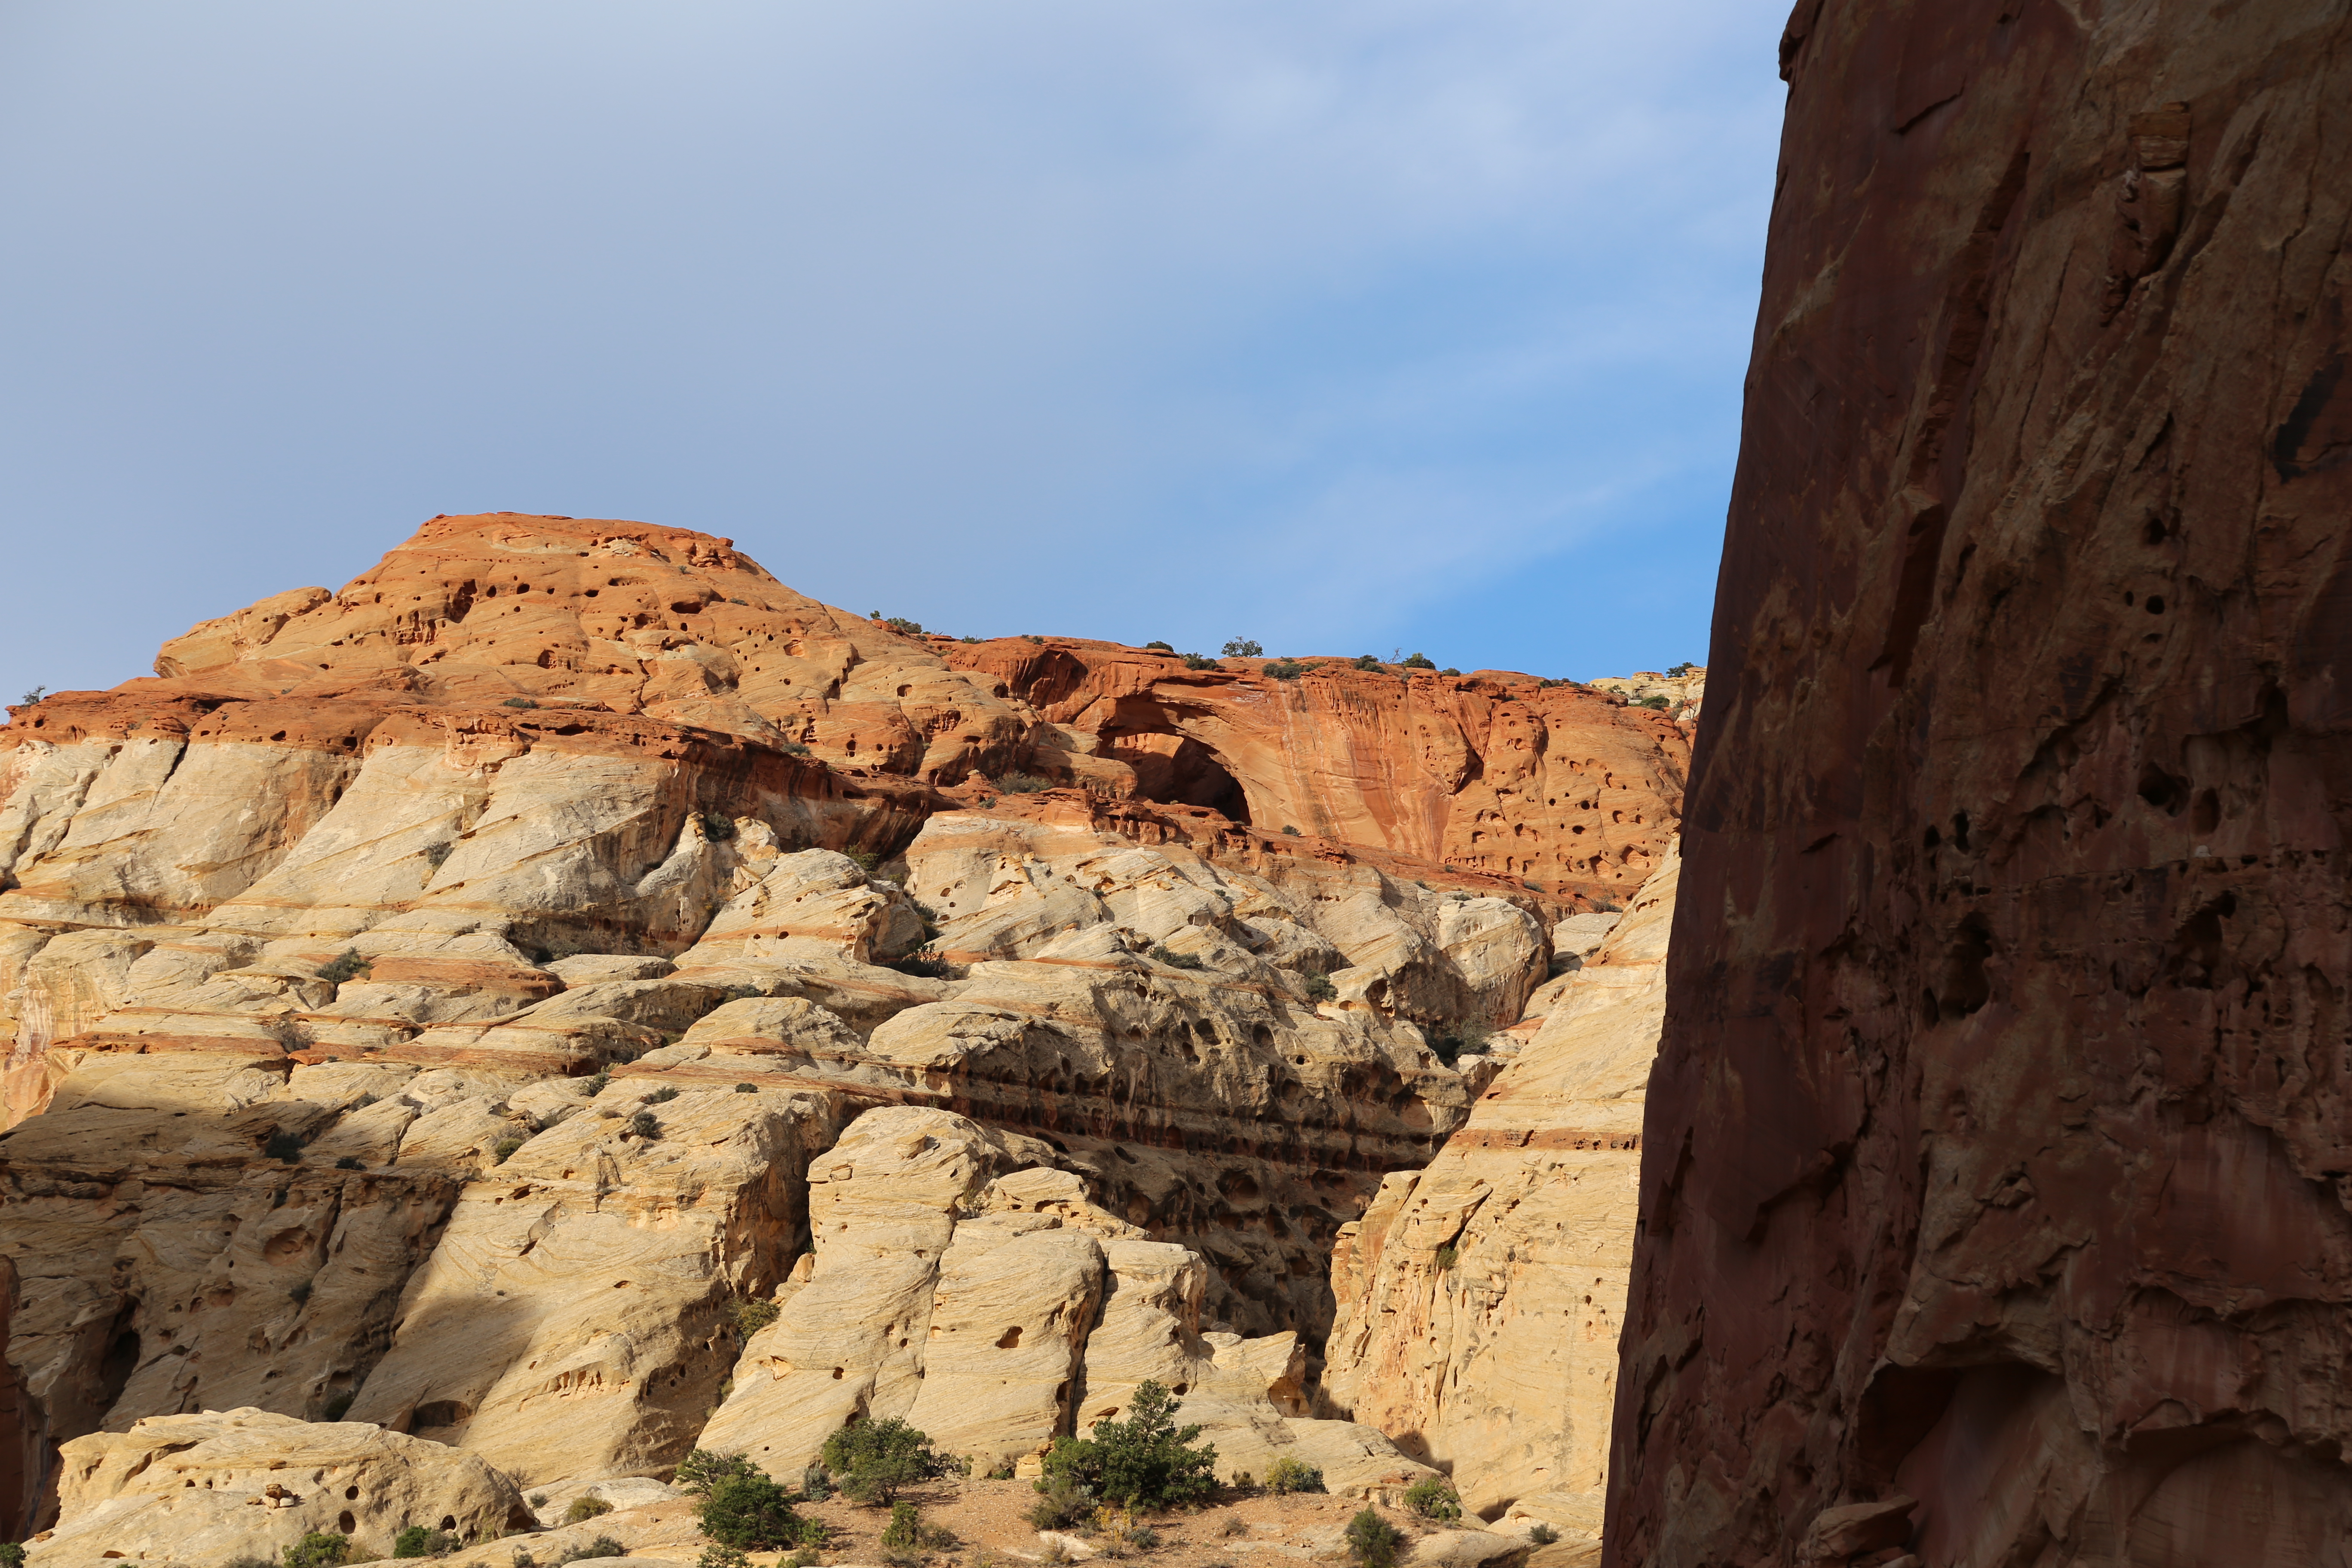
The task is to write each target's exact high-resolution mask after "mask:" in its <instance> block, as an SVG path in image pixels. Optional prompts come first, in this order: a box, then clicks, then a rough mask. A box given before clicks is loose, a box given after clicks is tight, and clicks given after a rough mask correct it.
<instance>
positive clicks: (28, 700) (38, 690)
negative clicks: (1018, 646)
mask: <svg viewBox="0 0 2352 1568" xmlns="http://www.w3.org/2000/svg"><path fill="white" fill-rule="evenodd" d="M1160 646H1161V647H1166V646H1167V645H1166V644H1164V643H1163V644H1161V645H1160ZM47 690H48V688H47V687H46V686H36V687H35V688H33V689H31V690H30V691H27V692H26V693H25V695H24V696H22V697H20V698H18V699H17V700H18V701H19V702H21V703H23V704H24V705H25V706H26V707H27V708H29V707H31V706H32V705H33V704H34V703H36V702H38V701H39V700H41V694H42V693H43V692H45V691H47Z"/></svg>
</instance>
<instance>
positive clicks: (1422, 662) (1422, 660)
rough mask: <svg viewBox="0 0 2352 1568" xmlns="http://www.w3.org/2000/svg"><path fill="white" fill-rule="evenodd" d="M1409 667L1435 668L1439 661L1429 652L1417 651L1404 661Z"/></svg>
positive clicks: (1406, 666)
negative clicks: (1428, 653) (1429, 654)
mask: <svg viewBox="0 0 2352 1568" xmlns="http://www.w3.org/2000/svg"><path fill="white" fill-rule="evenodd" d="M1404 667H1405V668H1407V669H1435V668H1437V661H1436V660H1435V659H1433V658H1430V657H1429V656H1428V655H1427V654H1422V653H1417V654H1414V655H1413V656H1412V658H1408V659H1406V660H1405V661H1404Z"/></svg>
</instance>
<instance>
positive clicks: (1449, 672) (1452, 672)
mask: <svg viewBox="0 0 2352 1568" xmlns="http://www.w3.org/2000/svg"><path fill="white" fill-rule="evenodd" d="M1437 673H1438V674H1440V675H1451V676H1454V677H1455V678H1456V679H1459V678H1460V676H1461V674H1462V672H1461V671H1460V670H1458V669H1455V668H1454V667H1453V666H1451V665H1448V666H1447V667H1446V668H1444V669H1441V670H1439V671H1438V672H1437Z"/></svg>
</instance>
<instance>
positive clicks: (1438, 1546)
mask: <svg viewBox="0 0 2352 1568" xmlns="http://www.w3.org/2000/svg"><path fill="white" fill-rule="evenodd" d="M1036 1498H1037V1494H1036V1492H1035V1490H1034V1488H1032V1486H1031V1485H1030V1483H1029V1482H1027V1481H1025V1480H1014V1481H991V1480H957V1479H945V1480H940V1481H935V1482H932V1483H929V1484H928V1485H926V1486H923V1487H920V1488H917V1489H912V1490H910V1491H908V1492H907V1493H906V1494H905V1500H907V1501H908V1502H911V1503H913V1504H914V1505H915V1506H916V1508H917V1509H918V1510H919V1512H920V1514H921V1517H922V1522H923V1523H924V1524H925V1525H927V1526H931V1527H937V1528H941V1529H945V1530H947V1531H950V1532H952V1534H953V1535H954V1536H955V1538H956V1541H957V1544H956V1545H955V1546H953V1547H946V1546H938V1547H931V1548H928V1549H926V1550H924V1551H922V1552H919V1556H921V1557H922V1558H923V1559H924V1562H925V1563H926V1565H927V1568H1014V1565H1018V1564H1026V1563H1040V1562H1045V1561H1047V1560H1049V1558H1050V1552H1049V1550H1048V1548H1047V1546H1046V1544H1045V1542H1041V1541H1040V1540H1039V1539H1038V1533H1037V1531H1036V1530H1035V1528H1034V1527H1033V1526H1032V1525H1031V1524H1030V1523H1029V1521H1028V1512H1029V1509H1030V1506H1031V1505H1032V1504H1033V1503H1034V1502H1035V1501H1036ZM1363 1506H1364V1505H1363V1503H1362V1502H1361V1501H1360V1500H1356V1499H1349V1498H1336V1497H1328V1496H1324V1495H1321V1494H1315V1493H1307V1494H1299V1495H1293V1496H1290V1497H1282V1498H1276V1497H1251V1498H1241V1499H1236V1500H1232V1501H1229V1502H1220V1503H1212V1504H1208V1505H1205V1506H1202V1507H1201V1508H1199V1509H1197V1510H1182V1509H1179V1510H1171V1511H1168V1512H1165V1513H1158V1514H1148V1515H1143V1516H1140V1518H1139V1522H1140V1523H1145V1524H1149V1525H1150V1526H1151V1527H1152V1529H1153V1530H1154V1531H1156V1532H1157V1534H1158V1536H1159V1540H1158V1542H1156V1543H1155V1544H1154V1545H1152V1546H1151V1547H1150V1548H1148V1549H1144V1548H1137V1547H1133V1546H1130V1547H1128V1548H1127V1549H1126V1550H1125V1551H1124V1552H1119V1551H1118V1549H1117V1548H1116V1547H1113V1548H1112V1549H1111V1550H1110V1551H1108V1552H1104V1554H1103V1555H1104V1556H1105V1557H1107V1558H1108V1557H1112V1556H1123V1557H1124V1558H1125V1560H1127V1561H1129V1562H1131V1563H1137V1564H1138V1568H1141V1565H1142V1564H1144V1563H1149V1564H1150V1568H1277V1564H1280V1565H1283V1568H1286V1565H1287V1564H1288V1563H1294V1562H1295V1563H1347V1562H1349V1556H1348V1553H1347V1551H1346V1549H1345V1547H1344V1546H1343V1545H1342V1543H1341V1541H1340V1534H1339V1532H1340V1531H1341V1530H1342V1529H1343V1528H1345V1526H1346V1525H1347V1522H1348V1521H1349V1519H1351V1518H1353V1517H1354V1515H1355V1513H1356V1511H1357V1510H1359V1509H1360V1508H1361V1507H1363ZM1380 1511H1381V1517H1382V1518H1384V1519H1386V1520H1387V1521H1389V1522H1390V1523H1391V1524H1393V1525H1395V1526H1396V1527H1397V1528H1398V1529H1399V1530H1401V1531H1403V1532H1404V1534H1405V1536H1406V1538H1407V1541H1406V1543H1405V1546H1404V1548H1403V1550H1402V1551H1401V1552H1400V1553H1399V1561H1400V1563H1420V1564H1422V1565H1423V1568H1441V1565H1444V1568H1471V1564H1472V1563H1478V1562H1486V1563H1490V1564H1491V1565H1492V1568H1516V1565H1517V1564H1525V1568H1584V1565H1585V1564H1586V1563H1597V1562H1598V1561H1599V1549H1598V1548H1597V1547H1591V1548H1590V1549H1588V1548H1587V1547H1586V1546H1585V1545H1584V1544H1582V1543H1575V1542H1559V1543H1558V1544H1555V1545H1550V1546H1544V1547H1539V1548H1534V1549H1533V1552H1532V1553H1531V1554H1530V1552H1529V1548H1530V1547H1531V1545H1532V1543H1531V1542H1528V1541H1527V1540H1526V1538H1525V1537H1524V1536H1519V1537H1515V1538H1514V1539H1513V1541H1512V1542H1511V1544H1512V1545H1513V1546H1515V1547H1517V1549H1518V1550H1517V1551H1516V1552H1510V1553H1508V1554H1507V1555H1502V1556H1499V1557H1498V1556H1496V1555H1494V1552H1495V1549H1496V1546H1497V1545H1498V1544H1500V1543H1498V1542H1494V1541H1493V1539H1492V1538H1491V1537H1481V1538H1478V1539H1476V1540H1465V1539H1463V1538H1462V1537H1461V1536H1460V1534H1459V1531H1460V1529H1461V1527H1460V1526H1458V1525H1439V1524H1433V1523H1431V1522H1429V1521H1424V1520H1421V1519H1417V1518H1415V1517H1414V1516H1413V1515H1412V1514H1411V1513H1408V1512H1407V1511H1405V1510H1402V1509H1397V1508H1382V1509H1381V1510H1380ZM800 1512H801V1514H802V1515H803V1517H806V1518H814V1519H819V1520H822V1521H824V1523H825V1524H826V1525H828V1526H830V1527H831V1529H832V1531H833V1534H832V1539H831V1540H830V1541H829V1542H828V1543H827V1544H826V1545H825V1546H824V1548H823V1549H822V1550H821V1552H820V1553H819V1555H820V1556H821V1557H822V1559H823V1561H824V1563H825V1564H827V1565H828V1568H860V1565H865V1564H877V1565H878V1564H881V1563H882V1562H883V1550H882V1545H881V1534H882V1531H883V1529H884V1527H885V1526H887V1524H888V1523H889V1522H890V1510H888V1509H887V1508H862V1507H859V1506H857V1505H856V1504H854V1503H850V1502H846V1501H844V1500H841V1499H839V1498H835V1499H832V1500H828V1501H825V1502H822V1503H803V1504H802V1505H801V1506H800ZM1467 1522H1468V1523H1469V1524H1470V1525H1471V1526H1472V1528H1473V1529H1474V1530H1475V1528H1476V1526H1477V1521H1475V1520H1471V1521H1467ZM1074 1533H1079V1532H1074ZM600 1535H601V1536H607V1537H610V1538H611V1539H612V1540H614V1541H615V1542H619V1543H620V1544H621V1545H622V1546H623V1547H624V1548H625V1550H626V1552H627V1553H628V1556H629V1558H630V1559H633V1560H641V1561H647V1562H660V1563H693V1562H695V1561H696V1560H697V1559H698V1558H699V1557H700V1556H701V1554H702V1549H703V1546H704V1541H703V1537H702V1535H701V1532H700V1531H698V1529H697V1528H696V1525H695V1515H694V1505H693V1503H692V1501H691V1500H681V1501H676V1502H661V1503H656V1504H654V1505H652V1506H650V1507H646V1508H634V1509H624V1510H615V1511H614V1512H612V1513H608V1514H604V1515H602V1516H600V1517H598V1518H596V1519H593V1520H590V1521H586V1522H584V1523H582V1524H572V1525H564V1526H562V1527H561V1528H560V1529H555V1530H547V1531H536V1532H533V1533H530V1534H525V1535H511V1536H509V1537H507V1538H506V1539H504V1540H501V1541H498V1542H488V1543H485V1544H481V1545H477V1546H473V1547H469V1548H467V1550H466V1551H464V1552H459V1553H457V1555H456V1556H454V1557H451V1558H449V1559H446V1560H445V1562H446V1563H447V1564H448V1568H516V1557H517V1555H518V1554H519V1553H528V1554H529V1555H530V1558H531V1561H532V1562H533V1563H536V1564H538V1568H547V1565H548V1564H550V1563H554V1562H556V1561H557V1560H558V1559H559V1558H561V1557H562V1556H563V1555H564V1554H565V1553H566V1552H568V1551H570V1550H572V1549H574V1548H576V1547H579V1546H582V1545H584V1544H586V1543H587V1542H589V1541H590V1540H592V1539H593V1538H594V1537H597V1536H600ZM1079 1538H1080V1539H1081V1540H1082V1541H1084V1542H1088V1543H1089V1544H1092V1545H1095V1546H1097V1548H1100V1547H1102V1546H1104V1545H1106V1544H1107V1543H1106V1542H1104V1540H1103V1538H1102V1537H1100V1536H1099V1535H1087V1534H1084V1533H1079ZM1416 1549H1418V1550H1416ZM782 1555H783V1554H782V1553H780V1552H754V1553H752V1555H751V1561H752V1563H755V1564H759V1565H761V1568H770V1565H772V1564H774V1563H777V1562H778V1561H779V1560H780V1558H781V1557H782ZM615 1568H619V1565H617V1564H616V1565H615Z"/></svg>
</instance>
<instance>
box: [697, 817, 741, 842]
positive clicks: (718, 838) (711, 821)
mask: <svg viewBox="0 0 2352 1568" xmlns="http://www.w3.org/2000/svg"><path fill="white" fill-rule="evenodd" d="M702 836H703V837H705V838H708V839H709V840H710V841H711V842H712V843H713V844H724V843H726V842H727V841H728V840H729V839H730V838H732V837H735V819H734V818H733V817H731V816H728V815H727V814H726V813H725V812H723V811H706V812H704V813H703V814H702Z"/></svg>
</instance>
